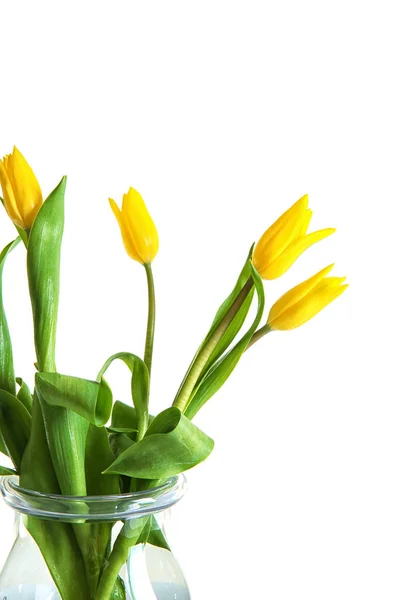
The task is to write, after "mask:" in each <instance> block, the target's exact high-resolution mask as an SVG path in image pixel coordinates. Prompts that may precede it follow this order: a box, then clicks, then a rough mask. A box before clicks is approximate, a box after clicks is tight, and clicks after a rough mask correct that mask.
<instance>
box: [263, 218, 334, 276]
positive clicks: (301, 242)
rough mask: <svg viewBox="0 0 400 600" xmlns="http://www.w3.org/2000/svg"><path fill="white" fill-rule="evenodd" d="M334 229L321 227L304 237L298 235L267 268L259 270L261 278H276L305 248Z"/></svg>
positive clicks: (284, 271)
mask: <svg viewBox="0 0 400 600" xmlns="http://www.w3.org/2000/svg"><path fill="white" fill-rule="evenodd" d="M335 231H336V230H335V229H333V228H331V229H321V230H320V231H314V232H313V233H309V234H308V235H306V236H304V237H300V238H299V239H297V240H296V241H295V242H293V243H292V244H290V246H288V247H287V248H286V250H285V251H284V252H282V254H281V255H280V256H278V257H277V258H276V259H275V260H274V261H273V262H272V263H270V264H269V265H268V266H267V268H265V269H263V270H261V271H260V275H261V277H262V278H263V279H276V278H277V277H280V276H281V275H283V274H284V273H286V271H287V270H288V269H289V268H290V267H291V266H292V264H293V263H294V262H295V261H296V260H297V259H298V258H299V256H300V255H301V254H302V253H303V252H304V251H305V250H307V248H309V247H310V246H312V245H313V244H315V243H316V242H319V241H320V240H323V239H324V238H326V237H328V236H329V235H331V234H332V233H334V232H335Z"/></svg>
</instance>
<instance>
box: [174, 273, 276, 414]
mask: <svg viewBox="0 0 400 600" xmlns="http://www.w3.org/2000/svg"><path fill="white" fill-rule="evenodd" d="M252 276H253V280H254V284H255V287H256V291H257V296H258V308H257V314H256V316H255V319H254V321H253V323H252V325H251V327H250V328H249V330H248V331H247V332H246V334H245V335H244V336H243V337H242V339H241V340H240V341H239V342H238V343H237V344H236V345H235V346H234V347H233V348H232V350H230V351H229V352H228V353H227V354H226V355H225V356H223V357H222V358H221V359H220V360H219V361H218V362H217V363H216V364H215V365H214V366H213V367H212V368H211V369H210V371H209V372H208V373H207V374H206V375H205V376H204V377H203V379H202V380H201V381H200V382H199V384H198V386H197V388H196V389H195V390H194V393H193V395H192V398H191V400H190V401H189V403H188V405H187V407H186V410H185V415H186V416H187V417H188V418H189V419H192V418H193V417H194V416H195V414H196V413H197V412H198V411H199V410H200V408H201V407H202V406H203V405H204V404H205V403H206V402H207V400H209V399H210V398H211V396H213V395H214V394H215V393H216V392H217V391H218V390H219V389H220V388H221V386H222V385H223V384H224V383H225V381H226V380H227V379H228V377H229V376H230V374H231V373H232V371H233V370H234V368H235V367H236V365H237V363H238V362H239V360H240V357H241V356H242V354H243V352H244V351H245V350H246V348H247V345H248V343H249V342H250V340H251V338H252V337H253V334H254V332H255V331H256V329H257V327H258V325H259V323H260V320H261V318H262V314H263V311H264V286H263V283H262V280H261V278H260V276H259V274H258V272H257V271H256V270H255V269H254V267H252Z"/></svg>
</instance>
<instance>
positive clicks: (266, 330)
mask: <svg viewBox="0 0 400 600" xmlns="http://www.w3.org/2000/svg"><path fill="white" fill-rule="evenodd" d="M270 331H272V329H271V327H270V326H269V324H268V323H266V325H264V327H260V329H259V330H258V331H256V332H255V334H254V335H253V337H252V338H251V340H250V342H249V343H248V345H247V348H246V350H245V352H246V351H247V350H248V349H249V348H250V346H252V345H253V344H255V343H256V342H258V340H260V339H261V338H262V337H264V335H267V333H269V332H270Z"/></svg>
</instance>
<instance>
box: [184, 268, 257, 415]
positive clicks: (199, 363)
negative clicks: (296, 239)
mask: <svg viewBox="0 0 400 600" xmlns="http://www.w3.org/2000/svg"><path fill="white" fill-rule="evenodd" d="M253 285H254V282H253V277H249V279H248V280H247V282H246V283H245V285H244V286H243V288H242V290H241V292H240V294H239V295H238V297H237V298H236V300H235V301H234V303H233V304H232V306H231V307H230V309H229V310H228V312H227V313H226V315H225V317H224V318H223V320H222V321H221V323H220V324H219V325H218V327H217V328H216V330H215V331H214V333H213V334H212V335H211V337H210V339H209V340H208V342H207V343H206V344H205V345H204V347H203V348H202V349H201V351H200V352H199V354H198V355H197V357H196V359H195V361H194V362H193V364H192V366H191V367H190V369H189V371H188V373H187V374H186V377H185V381H184V383H183V385H182V387H181V388H180V390H179V392H178V394H177V396H176V398H175V400H174V403H173V406H176V407H177V408H179V409H180V410H181V411H182V412H184V411H185V408H186V405H187V403H188V401H189V399H190V395H191V393H192V392H193V390H194V388H195V387H196V384H197V380H198V378H199V377H200V375H201V373H202V371H203V368H204V366H205V365H206V363H207V361H208V359H209V358H210V356H211V354H212V353H213V351H214V349H215V347H216V345H217V344H218V342H219V341H220V339H221V338H222V336H223V335H224V333H225V331H226V330H227V329H228V327H229V325H230V323H231V322H232V319H233V318H234V317H235V315H236V313H237V312H238V310H239V309H240V307H241V306H242V304H243V302H244V301H245V300H246V297H247V295H248V294H249V293H250V291H251V289H252V287H253Z"/></svg>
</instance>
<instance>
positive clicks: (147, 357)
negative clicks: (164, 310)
mask: <svg viewBox="0 0 400 600" xmlns="http://www.w3.org/2000/svg"><path fill="white" fill-rule="evenodd" d="M144 268H145V270H146V276H147V289H148V299H149V312H148V317H147V331H146V345H145V350H144V362H145V365H146V367H147V368H148V370H149V375H150V374H151V363H152V360H153V345H154V329H155V322H156V295H155V289H154V277H153V271H152V268H151V263H147V264H145V265H144Z"/></svg>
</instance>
